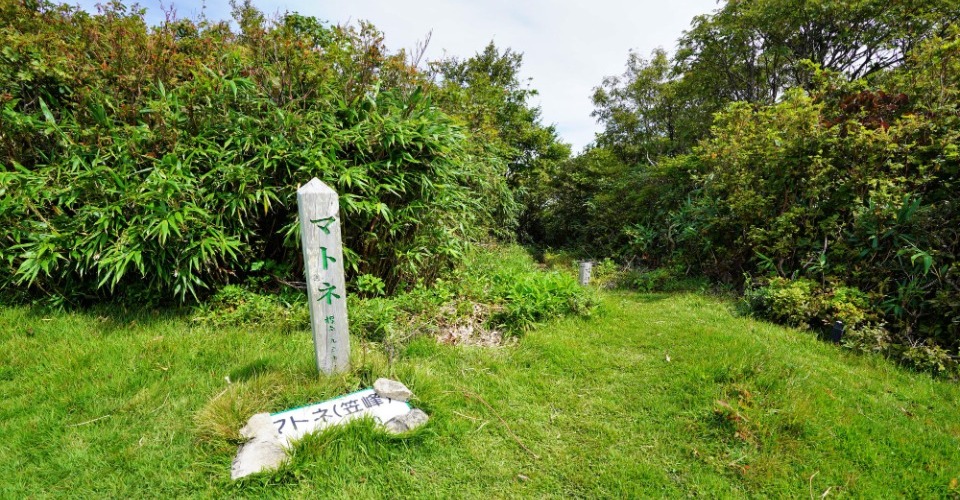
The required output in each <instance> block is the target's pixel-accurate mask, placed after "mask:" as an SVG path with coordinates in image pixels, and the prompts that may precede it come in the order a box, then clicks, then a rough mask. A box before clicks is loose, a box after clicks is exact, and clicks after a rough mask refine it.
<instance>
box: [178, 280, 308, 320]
mask: <svg viewBox="0 0 960 500" xmlns="http://www.w3.org/2000/svg"><path fill="white" fill-rule="evenodd" d="M193 319H194V321H198V322H201V323H206V324H210V325H213V326H218V327H224V326H242V327H250V326H267V325H270V326H280V328H281V329H283V330H285V331H293V330H302V329H305V328H310V312H309V310H308V309H307V305H306V296H305V294H297V293H288V294H286V295H284V296H280V295H276V294H263V293H257V292H254V291H251V290H249V289H247V288H244V287H242V286H239V285H228V286H225V287H223V288H222V289H220V290H219V291H218V292H217V293H216V294H214V295H213V296H212V297H210V298H209V299H208V300H207V301H206V302H204V303H203V304H200V305H198V306H197V308H196V310H195V311H194V315H193Z"/></svg>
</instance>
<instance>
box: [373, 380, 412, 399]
mask: <svg viewBox="0 0 960 500" xmlns="http://www.w3.org/2000/svg"><path fill="white" fill-rule="evenodd" d="M373 390H374V391H377V394H379V395H380V397H382V398H389V399H393V400H395V401H409V400H410V398H412V397H413V393H412V392H410V389H407V386H405V385H403V384H401V383H400V382H397V381H396V380H390V379H388V378H378V379H377V381H376V382H374V383H373Z"/></svg>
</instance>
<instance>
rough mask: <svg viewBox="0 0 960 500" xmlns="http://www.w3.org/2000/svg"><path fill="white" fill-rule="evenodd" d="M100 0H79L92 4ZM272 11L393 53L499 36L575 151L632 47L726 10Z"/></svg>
mask: <svg viewBox="0 0 960 500" xmlns="http://www.w3.org/2000/svg"><path fill="white" fill-rule="evenodd" d="M96 3H97V2H96V1H95V0H83V1H80V2H79V4H80V5H81V6H82V7H84V8H88V9H90V8H92V7H93V5H95V4H96ZM171 3H172V4H173V5H174V6H175V8H176V10H177V13H178V16H179V17H187V18H193V17H196V16H197V15H198V14H199V13H200V12H199V7H197V6H198V5H200V2H191V1H183V0H164V2H163V4H164V5H170V4H171ZM206 4H207V6H206V16H207V17H208V18H210V19H227V18H229V16H230V7H229V5H228V2H227V0H208V1H207V2H206ZM140 5H141V6H143V7H146V8H147V9H149V13H148V22H151V23H156V22H158V21H159V20H161V19H162V16H161V13H160V8H159V7H160V1H159V0H141V1H140ZM254 5H256V6H257V7H258V8H259V9H260V10H262V11H264V12H266V13H267V14H274V13H278V12H279V13H283V12H286V11H290V12H299V13H300V14H303V15H309V16H315V17H317V18H319V19H323V20H327V21H330V22H331V23H334V24H343V23H346V22H348V21H349V22H355V21H356V20H358V19H365V20H369V21H372V22H373V24H374V25H376V26H377V28H378V29H380V30H381V31H383V32H384V35H385V37H386V44H387V47H388V48H390V49H391V50H392V51H395V50H398V49H402V48H403V49H412V48H414V47H415V46H416V44H417V41H419V40H423V39H424V38H425V37H426V35H427V33H429V32H430V31H432V32H433V37H432V39H431V41H430V46H429V48H428V50H427V53H426V58H427V59H438V58H440V57H443V56H444V55H445V54H446V55H454V56H461V57H469V56H472V55H473V54H475V53H477V52H478V51H480V50H482V49H483V47H484V46H486V44H487V43H488V42H489V41H490V40H493V41H494V42H495V43H496V44H497V46H498V47H500V48H501V49H502V48H506V47H510V48H511V49H513V50H515V51H517V52H522V53H523V66H522V70H521V72H522V75H523V76H524V77H525V78H531V79H532V80H531V81H530V84H531V86H532V87H533V88H534V89H537V90H538V91H539V92H540V95H539V96H538V97H539V104H540V106H541V108H542V110H543V120H544V122H545V123H548V124H551V123H552V124H554V125H556V126H557V130H558V131H559V133H560V136H561V137H562V138H563V140H564V141H566V142H569V143H571V144H572V145H573V148H574V152H576V151H579V150H580V149H581V148H583V146H585V145H586V144H587V143H589V142H591V141H593V138H594V133H596V132H597V131H599V127H598V125H597V124H596V121H595V120H594V119H593V118H592V117H591V116H590V112H591V111H593V105H592V104H591V102H590V95H591V93H592V90H593V88H594V87H596V86H597V85H599V84H600V82H601V80H602V79H603V77H604V76H608V75H616V74H620V73H622V72H623V70H624V65H625V64H626V61H627V53H628V52H629V51H630V50H631V49H633V50H636V51H638V52H639V53H640V54H641V55H643V56H644V57H646V56H648V55H649V54H650V51H652V50H653V49H655V48H657V47H663V48H664V49H667V50H668V51H670V52H672V51H673V50H674V49H675V45H676V40H677V38H678V37H679V36H680V34H681V33H682V32H683V30H685V29H687V28H689V26H690V21H691V20H692V19H693V17H694V16H696V15H699V14H707V13H711V12H713V11H714V10H715V9H717V8H718V5H717V1H716V0H658V1H654V0H635V1H624V0H620V1H618V0H592V1H583V0H533V1H525V0H483V1H474V0H442V1H437V0H435V1H426V0H314V1H308V0H254Z"/></svg>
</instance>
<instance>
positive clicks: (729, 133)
mask: <svg viewBox="0 0 960 500" xmlns="http://www.w3.org/2000/svg"><path fill="white" fill-rule="evenodd" d="M821 4H822V5H821ZM789 5H793V3H791V2H761V3H749V2H736V3H733V2H731V3H728V4H727V5H726V6H725V7H724V8H723V9H722V12H720V13H718V14H717V15H716V16H713V17H705V18H700V19H698V20H697V21H696V22H695V26H694V29H693V30H692V32H690V33H688V34H687V35H685V37H686V38H685V40H686V42H685V43H687V42H690V43H693V46H691V47H685V48H684V49H683V50H681V54H680V55H679V57H681V58H693V59H686V60H687V62H688V63H689V61H692V60H699V61H700V62H703V63H704V64H706V63H709V64H719V63H718V61H719V60H711V59H709V58H708V59H703V58H704V57H705V54H715V55H716V54H719V55H717V57H720V55H722V54H726V56H724V57H727V56H729V58H731V59H730V61H731V62H730V63H729V64H728V63H723V66H724V68H728V67H729V73H727V74H725V77H724V78H726V77H730V78H732V79H731V80H725V79H724V78H719V77H717V75H713V76H711V73H710V72H709V71H705V70H704V71H701V72H700V73H697V74H696V75H692V74H691V73H687V72H686V71H687V70H688V69H689V70H690V71H694V70H696V68H698V67H699V66H697V65H696V64H692V63H691V64H692V65H691V66H689V67H685V68H680V69H682V71H680V69H678V70H677V71H679V73H676V72H675V73H674V74H673V75H674V76H671V73H669V72H667V71H666V68H665V66H664V61H663V60H662V57H661V58H659V59H658V58H656V57H655V58H654V60H652V61H650V62H647V61H642V60H638V59H635V58H631V61H632V62H631V64H632V67H633V72H632V73H630V75H632V76H628V77H626V78H625V79H623V80H610V81H608V82H607V83H608V85H606V86H605V88H604V89H602V91H598V94H597V96H599V97H602V98H603V99H601V100H600V101H598V102H597V106H598V111H597V113H598V115H599V116H602V117H604V119H605V120H614V121H608V122H607V123H606V126H607V127H608V130H607V132H605V134H607V135H606V138H605V139H604V140H607V141H608V142H606V143H604V145H603V147H602V148H595V149H593V150H590V151H587V152H585V153H584V154H583V155H581V156H579V157H577V158H574V159H572V160H570V161H569V162H567V164H566V167H567V168H566V169H565V171H564V172H563V173H562V174H561V175H559V176H558V177H557V180H556V182H555V183H553V184H552V185H551V189H553V193H554V194H553V199H554V200H555V203H554V204H553V205H551V206H550V209H549V212H548V214H549V217H548V220H547V226H548V227H551V228H553V231H552V232H553V234H552V238H553V239H548V240H547V241H548V243H550V244H553V245H564V246H567V247H569V248H573V249H576V250H579V251H581V252H584V251H596V253H597V254H599V255H607V256H611V257H616V258H617V259H618V260H619V261H621V262H624V263H628V264H631V265H632V266H635V267H637V268H641V269H659V268H668V269H677V270H680V271H681V272H680V273H679V274H680V275H688V276H689V275H705V276H707V277H709V278H710V279H712V280H714V281H715V282H720V283H725V284H727V286H732V287H737V288H741V287H744V286H746V287H747V288H748V290H747V300H748V302H751V303H753V305H754V307H755V308H756V310H757V311H759V314H761V315H763V316H764V317H768V318H772V319H775V320H777V321H783V322H786V323H789V324H794V325H801V326H802V325H807V324H813V325H814V326H816V327H819V326H821V325H822V324H823V322H829V321H833V320H835V319H841V320H843V321H845V322H846V323H847V324H848V325H866V324H877V323H880V322H882V323H883V324H885V325H886V328H887V329H888V330H889V332H890V335H889V343H890V345H891V346H893V347H891V349H885V350H884V352H886V353H888V354H889V355H891V356H893V357H901V358H902V359H903V360H905V362H907V363H908V364H911V365H914V366H918V367H922V368H923V369H925V370H926V369H928V368H930V369H933V371H938V370H939V368H931V367H936V366H939V365H940V364H944V366H946V365H948V364H949V363H946V362H944V363H940V361H936V360H941V359H946V358H942V356H940V354H939V353H940V351H942V352H943V353H946V354H945V356H947V357H953V358H956V357H957V356H960V350H958V349H960V320H958V310H960V305H958V304H960V299H958V297H960V294H958V290H960V281H958V272H957V271H958V269H960V267H958V265H957V256H958V255H960V237H958V233H957V231H956V230H955V229H954V228H956V227H960V210H958V205H957V203H956V199H955V196H954V194H953V193H954V192H955V191H956V189H957V185H958V184H957V181H958V176H960V154H958V150H957V147H956V143H957V142H958V140H960V132H958V131H960V119H958V116H960V113H958V109H960V80H958V76H957V75H960V55H958V54H960V52H958V48H960V44H958V38H957V37H958V31H957V29H956V27H951V26H949V25H948V24H945V23H946V21H947V19H949V18H950V17H949V16H944V17H938V15H936V13H938V12H939V13H943V12H946V11H944V10H943V9H945V6H946V5H947V4H946V3H943V2H931V3H928V4H925V5H924V6H923V8H922V9H920V10H918V11H917V15H916V16H915V17H910V16H908V15H905V14H903V12H901V11H900V10H899V9H901V8H904V6H901V5H898V6H896V8H894V9H891V10H890V11H889V12H888V11H886V10H883V9H879V10H878V4H877V5H875V4H874V3H871V2H866V3H864V4H863V5H860V4H858V5H857V6H855V8H852V9H851V10H850V12H842V10H843V9H841V6H840V5H839V3H836V2H818V3H817V5H820V6H822V7H823V9H824V10H823V12H821V13H816V12H813V11H811V10H808V8H812V7H810V6H811V5H812V4H809V3H806V4H804V5H803V6H799V5H794V7H796V8H797V9H796V10H797V12H795V13H791V15H795V16H796V17H795V18H786V19H781V20H777V22H776V23H772V24H769V25H764V24H762V23H755V21H756V19H760V18H763V19H767V17H764V16H768V15H772V14H771V13H775V12H780V14H779V15H784V16H785V15H786V13H787V12H788V11H790V9H786V10H783V11H780V10H778V9H780V8H781V7H784V6H789ZM784 8H785V7H784ZM844 8H845V7H844ZM771 9H772V10H771ZM956 12H957V11H956V10H952V11H949V14H950V16H955V13H956ZM738 16H739V17H738ZM754 16H759V17H754ZM805 16H807V17H809V16H812V17H811V18H810V19H811V23H810V24H809V26H811V27H813V28H816V29H815V30H814V31H815V32H816V31H818V30H819V31H823V30H828V31H829V30H834V31H835V32H836V33H837V38H831V39H830V40H829V43H825V45H824V46H823V52H822V53H818V54H808V53H806V52H804V51H806V50H808V49H809V47H806V46H803V45H802V44H801V45H798V46H796V47H792V48H790V51H793V52H790V53H789V54H788V53H787V52H784V53H782V54H781V53H780V52H769V51H775V50H777V49H776V46H777V45H776V43H781V42H779V41H777V40H781V41H782V40H801V39H802V38H803V37H804V36H808V35H809V34H805V33H803V32H794V31H791V30H794V29H795V28H791V26H793V24H792V23H794V22H797V20H798V19H803V18H804V17H805ZM844 16H848V17H844ZM876 16H879V18H882V19H887V17H888V16H892V17H891V19H890V20H889V21H890V22H889V23H887V24H886V25H883V28H882V29H881V28H879V26H881V25H876V24H874V23H873V22H872V21H870V22H867V21H864V22H862V23H861V22H860V21H856V22H854V21H855V20H856V19H861V20H863V19H873V18H874V17H876ZM897 16H900V17H897ZM776 17H777V16H776V15H774V16H773V17H770V18H769V19H772V20H775V19H776ZM840 18H843V19H846V20H845V21H844V20H842V19H840ZM894 18H896V19H894ZM829 19H840V20H841V21H842V22H840V21H838V23H836V24H835V25H831V24H830V23H829V22H827V20H829ZM831 26H832V27H831ZM907 26H914V27H915V28H916V30H915V31H913V32H911V31H910V29H907V28H906V27H907ZM874 28H877V29H879V30H880V31H873V30H874ZM911 29H912V28H911ZM731 30H733V31H731ZM737 30H739V31H737ZM758 30H759V31H758ZM764 30H767V31H764ZM771 30H772V31H771ZM777 30H785V31H777ZM775 31H776V32H777V33H779V34H777V33H774V32H775ZM801 31H802V30H801ZM751 33H753V34H752V35H751ZM757 33H761V34H763V36H762V37H761V38H760V39H767V40H770V41H771V43H773V45H756V44H753V45H751V44H747V45H744V46H741V44H737V43H731V41H730V40H737V36H741V35H742V36H746V37H747V38H748V39H751V37H754V36H755V35H756V36H759V35H757ZM791 33H792V34H791ZM936 33H939V34H941V35H942V36H935V35H934V34H936ZM924 34H926V35H924ZM727 35H730V37H732V38H724V37H725V36H727ZM734 35H736V36H734ZM788 35H789V36H788ZM764 37H767V38H764ZM778 37H779V38H778ZM791 37H793V38H791ZM708 42H709V43H708ZM774 42H776V43H774ZM891 44H895V45H896V44H899V45H897V47H896V48H892V46H891ZM805 47H806V48H805ZM852 47H860V48H861V49H864V47H868V48H869V50H868V52H864V53H863V54H862V56H861V57H860V58H859V59H857V60H856V61H852V60H849V59H847V58H849V57H850V55H851V53H852V52H851V51H852V50H854V49H853V48H852ZM687 49H690V50H693V52H684V51H686V50H687ZM694 49H695V50H694ZM741 50H744V51H748V52H749V51H760V52H758V54H759V55H757V56H756V58H755V62H756V63H757V64H762V65H770V66H769V67H766V69H763V68H760V67H755V68H754V69H756V70H757V72H758V73H756V74H754V73H751V72H750V71H748V70H749V69H750V68H749V67H748V66H749V65H748V66H738V64H740V63H737V64H733V61H741V62H742V61H743V60H741V59H738V58H739V57H740V56H737V55H736V54H735V52H736V51H741ZM858 50H860V49H858ZM718 51H719V52H718ZM725 51H726V52H725ZM730 51H733V52H730ZM870 51H873V52H870ZM777 54H779V55H777ZM814 55H816V57H813V56H814ZM761 56H762V57H761ZM774 56H776V57H781V58H783V59H782V60H781V61H780V62H776V61H774V60H773V59H774ZM711 57H712V56H711ZM744 57H746V56H744ZM751 57H753V56H751ZM822 57H826V58H827V59H828V60H829V62H830V64H827V63H824V64H821V65H818V64H816V62H823V61H822V60H821V58H822ZM697 58H700V59H697ZM804 58H806V59H812V60H813V63H811V62H810V61H807V62H802V61H801V59H804ZM748 59H749V58H748ZM711 61H712V62H711ZM868 61H872V62H868ZM698 64H699V63H698ZM731 64H733V65H732V66H731ZM860 64H865V65H866V66H863V67H860V66H858V65H860ZM701 69H702V68H701ZM697 71H700V70H697ZM741 71H742V72H743V73H740V72H741ZM865 73H869V78H865V79H853V77H855V76H860V75H863V74H865ZM681 74H682V76H678V75H681ZM747 74H750V75H754V76H758V77H760V78H768V77H770V78H774V76H775V78H774V79H773V80H769V81H765V80H764V81H760V82H757V81H753V80H750V81H743V82H739V83H738V81H739V80H740V76H743V77H745V75H747ZM737 75H739V76H737ZM763 75H765V76H763ZM693 76H696V78H708V79H712V80H711V81H715V82H716V83H718V85H724V86H727V87H728V89H727V90H730V91H731V92H733V93H730V94H724V93H716V94H715V95H714V97H715V98H712V99H713V101H710V100H709V99H707V98H706V96H703V97H704V99H703V100H700V101H698V102H699V103H700V104H702V105H703V106H706V107H707V108H709V107H710V106H713V105H715V106H716V109H717V110H719V111H718V112H717V113H715V114H714V115H713V117H712V119H711V120H709V122H710V123H711V124H712V127H711V128H710V130H709V134H706V133H699V135H700V136H702V137H703V138H702V139H701V140H700V141H699V142H698V143H697V144H696V145H695V146H693V147H691V148H689V152H688V153H687V154H679V155H676V156H669V155H670V154H673V153H671V152H670V151H671V147H670V146H669V145H665V144H667V143H665V142H663V141H665V136H664V132H663V131H664V130H666V128H665V126H666V125H667V124H669V123H673V122H674V121H675V120H676V119H678V118H679V117H680V116H681V115H680V114H679V113H681V111H680V109H681V108H677V109H675V110H674V114H673V115H669V116H668V115H664V114H662V111H663V109H660V108H657V107H656V106H659V105H662V104H663V103H667V102H669V101H667V100H664V99H665V98H666V96H667V93H668V92H672V90H670V89H674V90H676V89H677V88H679V87H681V86H683V85H687V84H691V85H692V84H694V81H693V80H691V81H690V82H686V80H687V79H688V78H691V77H693ZM677 78H682V80H678V79H677ZM721 80H722V81H721ZM751 82H752V83H751ZM764 82H765V83H764ZM751 85H753V87H751ZM677 91H679V90H677ZM758 92H759V94H758ZM764 93H766V94H764ZM760 94H763V95H760ZM641 98H642V99H645V100H642V99H641ZM730 100H734V101H735V102H727V101H730ZM711 102H712V103H713V104H710V103H711ZM684 112H686V111H684ZM631 113H634V114H633V115H631ZM665 116H667V117H665ZM701 122H702V123H706V122H707V121H701ZM630 124H633V125H635V126H638V127H641V128H640V129H633V132H631V134H624V135H620V136H618V135H616V134H614V133H613V132H612V131H616V130H620V129H619V128H617V127H621V126H624V127H625V126H627V125H630ZM610 127H613V128H610ZM617 133H619V132H617ZM694 135H698V134H694ZM630 148H634V149H633V150H631V149H630ZM630 151H633V153H630ZM673 151H674V152H677V151H683V148H678V149H675V150H673ZM648 152H649V154H650V155H651V157H650V158H646V156H647V154H648ZM657 152H661V153H662V154H661V155H660V156H656V157H654V156H652V155H654V154H656V153H657ZM631 155H632V156H631ZM624 160H627V161H626V162H625V161H624ZM591 183H593V184H591ZM745 275H746V276H763V277H765V280H762V281H760V282H758V283H752V284H751V283H745V282H744V281H743V279H742V278H743V276H745ZM778 280H780V281H778ZM644 287H646V284H644ZM897 349H901V350H900V351H897ZM918 349H920V350H918ZM924 349H926V350H925V351H924ZM938 349H939V351H938ZM921 351H922V352H926V353H927V354H929V356H928V355H927V354H918V353H920V352H921ZM914 355H916V356H920V358H919V359H933V360H934V361H930V362H929V363H928V362H926V361H923V362H921V361H914V360H912V358H910V356H914Z"/></svg>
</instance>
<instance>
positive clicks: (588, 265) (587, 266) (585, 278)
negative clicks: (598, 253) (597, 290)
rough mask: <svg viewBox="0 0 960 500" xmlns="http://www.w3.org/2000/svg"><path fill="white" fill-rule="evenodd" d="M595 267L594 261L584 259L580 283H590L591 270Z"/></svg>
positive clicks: (581, 266)
mask: <svg viewBox="0 0 960 500" xmlns="http://www.w3.org/2000/svg"><path fill="white" fill-rule="evenodd" d="M591 269H593V262H590V261H583V262H581V263H580V284H581V285H589V284H590V271H591Z"/></svg>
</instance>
